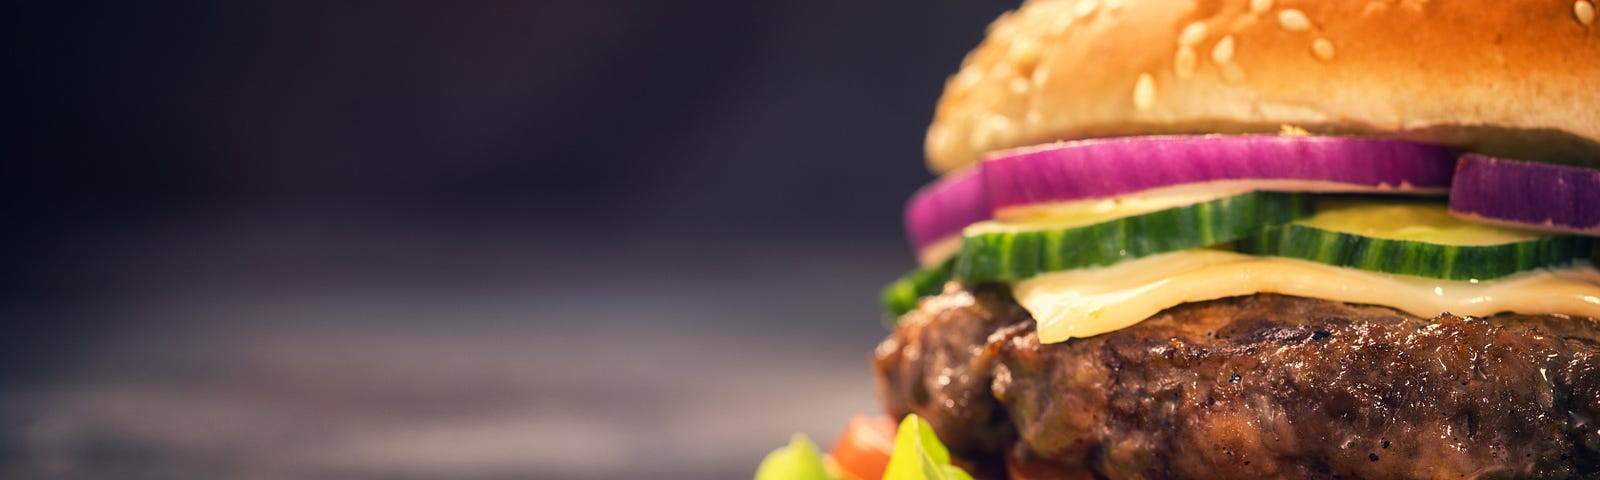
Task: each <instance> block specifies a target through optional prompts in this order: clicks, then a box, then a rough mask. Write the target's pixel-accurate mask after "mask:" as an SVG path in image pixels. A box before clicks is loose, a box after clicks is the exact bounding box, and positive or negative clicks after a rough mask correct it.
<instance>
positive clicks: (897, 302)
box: [881, 259, 955, 318]
mask: <svg viewBox="0 0 1600 480" xmlns="http://www.w3.org/2000/svg"><path fill="white" fill-rule="evenodd" d="M954 263H955V259H950V260H945V261H943V262H940V263H939V264H938V265H934V266H931V267H924V268H918V269H916V270H912V271H911V272H910V273H907V274H905V276H902V277H900V278H899V279H897V280H895V281H894V283H890V284H889V286H887V287H884V288H883V294H882V297H881V298H882V300H883V308H884V309H885V310H888V311H889V313H890V314H893V315H894V316H895V318H899V317H900V316H901V315H905V314H906V312H910V311H912V310H916V309H917V300H918V299H921V298H922V297H928V296H933V295H938V294H939V292H942V291H944V284H945V282H949V281H950V268H951V265H952V264H954Z"/></svg>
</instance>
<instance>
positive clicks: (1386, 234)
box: [1238, 199, 1594, 280]
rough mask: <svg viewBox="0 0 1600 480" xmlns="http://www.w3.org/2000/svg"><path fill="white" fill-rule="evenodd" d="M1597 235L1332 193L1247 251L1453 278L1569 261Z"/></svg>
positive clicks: (1245, 246) (1250, 242)
mask: <svg viewBox="0 0 1600 480" xmlns="http://www.w3.org/2000/svg"><path fill="white" fill-rule="evenodd" d="M1593 247H1594V245H1593V242H1592V241H1591V240H1590V239H1588V238H1585V237H1580V236H1576V235H1562V234H1546V233H1540V232H1534V231H1529V230H1520V229H1514V228H1506V227H1497V226H1493V225H1485V224H1478V223H1472V222H1468V221H1463V220H1459V219H1456V218H1455V217H1452V216H1450V213H1449V211H1448V208H1447V206H1446V205H1445V204H1443V203H1422V202H1399V203H1397V201H1396V200H1392V199H1386V200H1330V201H1323V202H1318V203H1317V214H1316V215H1313V216H1312V217H1310V218H1307V219H1304V220H1300V221H1296V222H1294V223H1289V224H1285V225H1279V226H1275V227H1272V228H1268V229H1267V230H1266V231H1263V232H1262V233H1261V234H1260V235H1257V236H1254V237H1251V238H1249V239H1246V240H1245V241H1242V242H1239V244H1238V248H1239V249H1240V251H1244V252H1247V253H1255V254H1260V255H1272V256H1278V257H1290V258H1299V259H1303V260H1310V261H1313V262H1319V263H1326V264H1329V265H1336V266H1341V267H1351V268H1357V269H1361V270H1369V271H1375V272H1384V273H1393V274H1399V275H1413V276H1419V277H1429V278H1439V279H1448V280H1488V279H1492V278H1499V277H1504V276H1506V275H1511V274H1514V273H1517V272H1522V271H1526V270H1532V269H1536V268H1546V267H1557V266H1566V265H1568V264H1571V263H1572V261H1574V260H1579V259H1582V258H1584V257H1585V256H1587V255H1590V254H1591V249H1592V248H1593Z"/></svg>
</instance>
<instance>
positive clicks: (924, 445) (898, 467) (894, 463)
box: [883, 415, 972, 480]
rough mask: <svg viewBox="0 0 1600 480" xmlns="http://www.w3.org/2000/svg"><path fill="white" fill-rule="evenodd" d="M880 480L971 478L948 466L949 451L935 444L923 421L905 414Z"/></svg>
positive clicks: (959, 479)
mask: <svg viewBox="0 0 1600 480" xmlns="http://www.w3.org/2000/svg"><path fill="white" fill-rule="evenodd" d="M883 480H972V476H971V475H967V472H964V471H962V470H961V469H960V468H957V467H956V466H954V465H951V464H950V450H948V449H946V448H945V447H944V444H943V443H939V437H938V436H936V435H934V434H933V427H932V426H930V425H928V422H927V421H925V420H923V419H922V418H921V417H918V416H916V415H906V418H905V419H904V420H901V421H900V430H899V431H898V432H896V433H895V435H894V453H893V454H892V455H890V457H889V468H888V470H886V471H884V473H883Z"/></svg>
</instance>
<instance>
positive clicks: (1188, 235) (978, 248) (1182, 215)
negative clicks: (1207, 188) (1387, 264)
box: [952, 192, 1311, 282]
mask: <svg viewBox="0 0 1600 480" xmlns="http://www.w3.org/2000/svg"><path fill="white" fill-rule="evenodd" d="M1309 198H1310V196H1309V195H1306V194H1298V193H1276V192H1250V193H1244V194H1240V195H1234V196H1229V197H1223V198H1219V199H1215V200H1210V201H1204V202H1199V203H1195V204H1191V205H1185V206H1181V207H1174V208H1168V209H1165V210H1159V211H1155V212H1150V213H1144V214H1139V215H1133V216H1128V217H1123V218H1118V219H1115V220H1109V221H1105V222H1100V223H1095V224H1092V225H1083V226H1074V227H1068V228H1046V229H1037V230H1019V229H1017V228H1015V227H1014V226H1007V225H1005V224H1000V223H997V222H984V223H979V224H976V225H974V226H971V227H968V228H967V231H966V232H965V233H964V238H963V239H962V242H961V253H960V254H959V255H957V256H956V262H955V265H954V268H953V272H952V273H953V274H954V277H955V278H957V279H961V280H970V281H975V282H985V281H1006V280H1021V279H1024V278H1028V277H1032V276H1034V275H1037V274H1040V273H1044V272H1051V271H1057V270H1070V269H1074V268H1084V267H1096V266H1104V265H1111V264H1114V263H1117V262H1121V261H1124V260H1132V259H1135V258H1139V257H1144V256H1148V255H1154V254H1158V253H1165V252H1173V251H1178V250H1187V249H1191V248H1199V247H1204V246H1208V245H1215V244H1218V243H1224V242H1230V241H1234V240H1238V239H1241V238H1244V237H1247V236H1250V235H1255V234H1256V233H1258V232H1260V231H1261V229H1262V228H1264V227H1266V226H1270V225H1275V224H1280V223H1287V222H1289V221H1292V220H1294V219H1296V218H1300V217H1304V216H1307V215H1310V213H1311V202H1310V200H1309Z"/></svg>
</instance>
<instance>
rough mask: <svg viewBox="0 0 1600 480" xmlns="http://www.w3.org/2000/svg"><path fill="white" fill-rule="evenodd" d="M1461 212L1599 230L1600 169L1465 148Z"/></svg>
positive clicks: (1453, 195) (1459, 180)
mask: <svg viewBox="0 0 1600 480" xmlns="http://www.w3.org/2000/svg"><path fill="white" fill-rule="evenodd" d="M1450 213H1453V214H1455V215H1456V216H1458V217H1462V218H1466V219H1471V220H1478V221H1486V222H1490V223H1499V224H1506V225H1514V226H1519V227H1528V228H1537V229H1541V230H1556V231H1563V232H1577V233H1582V234H1587V235H1600V170H1595V169H1590V168H1582V167H1572V166H1567V165H1552V164H1548V163H1534V162H1523V161H1518V160H1508V159H1504V158H1494V157H1486V156H1483V155H1478V154H1467V155H1463V156H1462V157H1461V163H1460V164H1459V165H1457V166H1456V178H1455V184H1454V185H1453V186H1452V187H1451V189H1450Z"/></svg>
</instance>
